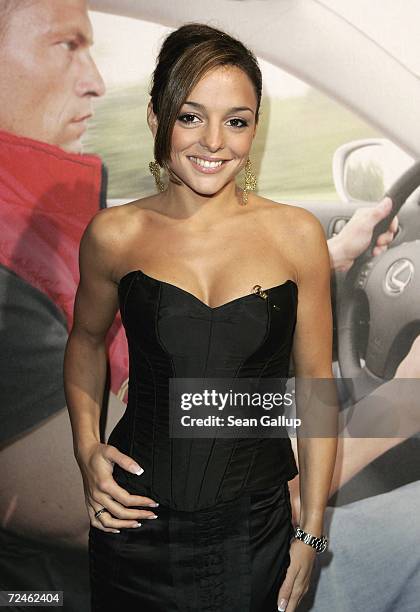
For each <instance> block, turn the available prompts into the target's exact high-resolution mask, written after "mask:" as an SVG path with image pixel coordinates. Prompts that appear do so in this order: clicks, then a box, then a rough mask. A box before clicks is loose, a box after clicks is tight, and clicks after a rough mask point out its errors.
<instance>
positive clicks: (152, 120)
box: [147, 100, 158, 138]
mask: <svg viewBox="0 0 420 612" xmlns="http://www.w3.org/2000/svg"><path fill="white" fill-rule="evenodd" d="M147 124H148V126H149V128H150V131H151V132H152V134H153V138H155V137H156V132H157V125H158V122H157V117H156V115H155V113H154V112H153V104H152V101H151V100H150V102H149V104H148V105H147Z"/></svg>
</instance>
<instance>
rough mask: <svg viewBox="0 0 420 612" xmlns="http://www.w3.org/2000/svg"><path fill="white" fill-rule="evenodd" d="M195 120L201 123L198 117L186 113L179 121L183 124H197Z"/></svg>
mask: <svg viewBox="0 0 420 612" xmlns="http://www.w3.org/2000/svg"><path fill="white" fill-rule="evenodd" d="M194 119H197V121H199V119H198V117H197V115H192V114H191V113H184V114H183V115H180V116H179V117H178V121H181V122H182V123H197V121H194Z"/></svg>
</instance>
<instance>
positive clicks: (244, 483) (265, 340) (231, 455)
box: [216, 300, 271, 499]
mask: <svg viewBox="0 0 420 612" xmlns="http://www.w3.org/2000/svg"><path fill="white" fill-rule="evenodd" d="M266 310H267V324H266V328H265V334H264V338H263V339H262V341H261V343H260V346H259V347H258V348H257V349H255V350H253V351H252V353H251V354H250V355H247V356H246V357H244V358H243V359H242V362H241V364H240V365H238V367H237V368H236V372H235V376H234V377H235V378H238V374H239V373H240V371H241V369H242V368H243V365H244V363H245V362H246V361H248V359H250V358H251V357H252V356H253V355H254V354H255V353H256V352H257V351H259V350H260V349H261V347H262V346H264V344H265V343H266V342H267V338H268V336H269V333H270V327H271V316H270V309H269V307H268V300H266ZM260 377H261V375H260ZM238 444H239V438H236V440H235V445H234V446H233V448H232V450H231V453H230V456H229V460H228V462H227V465H226V468H225V471H224V472H223V476H222V478H221V479H220V483H219V487H218V489H217V493H216V499H219V495H220V489H221V488H222V485H223V483H224V479H225V475H226V472H227V471H228V469H229V467H230V464H231V463H232V458H233V455H234V453H235V451H236V449H237V447H238ZM260 446H261V442H258V444H257V445H256V447H255V449H254V451H253V456H252V459H251V461H250V463H249V466H248V470H247V474H246V477H245V478H244V479H243V480H242V484H241V487H240V489H239V491H238V492H237V494H236V495H240V494H241V493H242V491H243V489H244V488H245V485H246V483H247V482H248V478H249V474H250V473H251V469H252V468H253V467H254V463H255V454H256V452H257V449H259V448H260Z"/></svg>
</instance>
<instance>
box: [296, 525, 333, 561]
mask: <svg viewBox="0 0 420 612" xmlns="http://www.w3.org/2000/svg"><path fill="white" fill-rule="evenodd" d="M295 538H296V539H297V540H301V541H302V542H305V544H309V546H312V548H315V550H316V552H317V554H320V553H323V552H324V551H325V550H327V546H328V538H327V537H325V536H324V535H322V536H321V537H320V538H318V537H317V536H314V535H312V534H311V533H308V532H307V531H303V529H301V528H300V527H299V525H297V527H296V529H295Z"/></svg>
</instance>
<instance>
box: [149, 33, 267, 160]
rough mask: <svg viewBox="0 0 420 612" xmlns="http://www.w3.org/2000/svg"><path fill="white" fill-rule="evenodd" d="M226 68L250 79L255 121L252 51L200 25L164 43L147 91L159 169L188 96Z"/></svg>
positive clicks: (258, 84) (258, 86) (256, 75)
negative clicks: (213, 72) (155, 125)
mask: <svg viewBox="0 0 420 612" xmlns="http://www.w3.org/2000/svg"><path fill="white" fill-rule="evenodd" d="M227 65H232V66H236V67H238V68H240V69H241V70H243V71H244V72H245V74H247V76H248V77H249V78H250V80H251V82H252V84H253V86H254V89H255V94H256V97H257V109H256V116H255V120H256V121H258V113H259V109H260V103H261V91H262V78H261V70H260V68H259V66H258V62H257V59H256V57H255V55H254V54H253V53H252V51H250V50H249V49H247V47H245V45H243V44H242V43H241V42H240V41H239V40H236V39H235V38H233V37H232V36H230V35H229V34H226V32H222V31H221V30H217V29H216V28H213V27H211V26H208V25H205V24H201V23H190V24H186V25H183V26H181V27H180V28H178V29H177V30H175V31H174V32H171V34H169V35H168V36H167V37H166V39H165V40H164V42H163V44H162V47H161V49H160V52H159V55H158V58H157V64H156V68H155V70H154V72H153V76H152V84H151V89H150V96H151V101H152V107H153V111H154V113H155V115H156V116H157V120H158V128H157V133H156V138H155V147H154V152H155V159H156V161H157V162H158V164H159V165H160V166H164V167H167V162H168V161H169V159H170V155H171V138H172V131H173V128H174V125H175V121H176V120H177V117H178V113H179V111H180V109H181V107H182V105H183V104H184V102H185V101H186V100H187V97H188V94H189V93H190V92H191V90H192V89H193V88H194V87H195V85H196V84H197V83H198V82H199V81H200V79H201V78H202V77H203V76H204V75H205V74H206V73H207V72H208V71H209V70H211V69H213V68H217V67H218V66H227Z"/></svg>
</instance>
